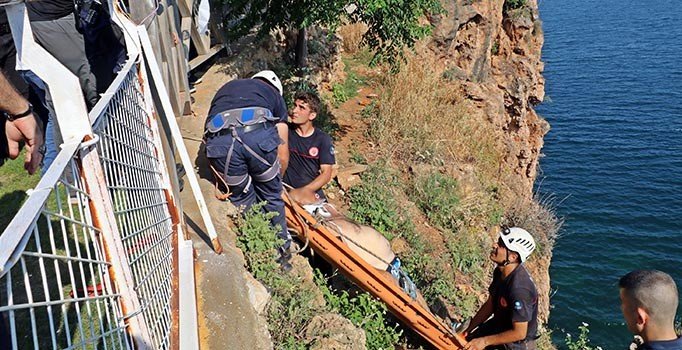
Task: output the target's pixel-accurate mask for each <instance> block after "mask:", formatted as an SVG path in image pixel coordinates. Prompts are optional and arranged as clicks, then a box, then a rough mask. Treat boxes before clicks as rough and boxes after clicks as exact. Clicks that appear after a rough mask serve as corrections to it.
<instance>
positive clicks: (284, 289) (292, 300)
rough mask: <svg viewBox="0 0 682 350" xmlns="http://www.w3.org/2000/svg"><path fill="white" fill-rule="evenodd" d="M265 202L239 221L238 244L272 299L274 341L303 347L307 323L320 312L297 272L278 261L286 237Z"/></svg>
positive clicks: (269, 313)
mask: <svg viewBox="0 0 682 350" xmlns="http://www.w3.org/2000/svg"><path fill="white" fill-rule="evenodd" d="M263 205H264V203H260V204H257V205H254V206H253V207H252V208H251V209H250V210H249V211H247V212H246V214H245V215H244V217H243V218H240V219H239V220H238V226H239V230H240V233H241V234H240V235H239V236H238V237H237V246H238V247H239V248H240V249H242V251H243V252H244V256H245V258H246V261H247V265H248V268H249V270H250V271H251V273H252V274H253V275H254V277H256V279H258V280H259V281H261V282H262V283H264V284H265V285H266V286H267V287H268V290H269V291H270V294H271V296H272V299H271V300H270V303H269V304H268V308H267V319H268V327H269V330H270V334H271V335H272V340H273V343H274V344H275V347H276V348H278V349H302V347H301V346H300V344H302V343H303V342H304V340H303V339H302V334H304V330H305V326H306V325H307V324H308V322H309V321H310V320H311V319H312V317H313V316H315V315H316V314H318V313H320V312H321V311H322V310H321V308H322V307H320V306H316V305H315V303H313V298H314V294H313V293H310V292H308V291H306V290H304V289H303V287H302V285H301V283H300V280H298V279H297V277H296V276H294V275H293V274H284V273H282V272H281V271H280V269H279V264H277V263H276V261H275V259H276V257H277V248H278V247H280V246H281V245H282V240H281V239H280V238H278V237H277V232H278V230H277V229H276V228H273V227H272V226H271V225H270V219H271V218H272V217H273V216H274V215H277V214H276V213H267V214H265V213H263V211H262V207H263Z"/></svg>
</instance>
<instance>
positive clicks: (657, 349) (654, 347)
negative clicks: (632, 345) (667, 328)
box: [640, 337, 682, 350]
mask: <svg viewBox="0 0 682 350" xmlns="http://www.w3.org/2000/svg"><path fill="white" fill-rule="evenodd" d="M640 349H641V350H682V337H680V338H677V339H675V340H668V341H651V342H648V343H644V344H642V346H640Z"/></svg>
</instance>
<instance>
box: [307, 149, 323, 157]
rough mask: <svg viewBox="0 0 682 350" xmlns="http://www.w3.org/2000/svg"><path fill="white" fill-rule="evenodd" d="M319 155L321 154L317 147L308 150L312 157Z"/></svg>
mask: <svg viewBox="0 0 682 350" xmlns="http://www.w3.org/2000/svg"><path fill="white" fill-rule="evenodd" d="M318 153H320V150H318V149H317V147H310V149H309V150H308V154H310V156H311V157H317V154H318Z"/></svg>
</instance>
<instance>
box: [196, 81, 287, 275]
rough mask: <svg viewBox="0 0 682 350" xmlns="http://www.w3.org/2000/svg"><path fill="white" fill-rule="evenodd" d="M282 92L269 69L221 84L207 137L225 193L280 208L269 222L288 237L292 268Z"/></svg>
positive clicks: (243, 203)
mask: <svg viewBox="0 0 682 350" xmlns="http://www.w3.org/2000/svg"><path fill="white" fill-rule="evenodd" d="M282 92H283V90H282V82H281V81H280V80H279V78H278V77H277V75H276V74H275V73H274V72H273V71H270V70H265V71H261V72H259V73H256V74H255V75H254V76H252V77H251V79H237V80H232V81H230V82H228V83H227V84H225V85H223V86H222V87H221V88H220V89H219V90H218V92H217V93H216V95H215V97H214V98H213V101H212V102H211V109H210V110H209V113H208V118H207V120H206V128H205V135H204V140H205V143H206V157H207V158H208V160H209V163H210V165H211V168H212V169H213V171H214V175H215V176H216V180H217V185H218V186H219V187H221V188H222V189H223V190H224V191H227V193H229V197H227V196H224V197H223V199H224V198H229V200H230V202H232V203H233V204H234V205H235V206H237V207H242V208H244V209H248V208H250V207H251V206H252V205H253V204H255V203H257V202H262V201H265V202H266V204H265V207H264V209H265V211H266V212H276V213H278V215H277V216H275V217H273V218H272V220H271V222H272V225H273V226H274V227H278V229H279V234H278V236H279V237H280V238H282V239H283V240H284V244H283V246H282V247H281V248H280V259H278V261H279V263H280V264H281V266H282V268H283V269H285V270H288V269H290V268H291V265H290V264H289V259H290V257H291V255H290V254H288V248H289V245H290V242H291V236H290V235H289V233H288V231H287V227H286V218H285V216H284V201H283V200H282V197H281V194H282V174H284V172H285V171H286V168H287V164H288V162H289V149H288V146H287V140H288V136H289V128H288V126H287V118H288V111H287V107H286V103H285V102H284V98H282ZM228 190H229V191H228Z"/></svg>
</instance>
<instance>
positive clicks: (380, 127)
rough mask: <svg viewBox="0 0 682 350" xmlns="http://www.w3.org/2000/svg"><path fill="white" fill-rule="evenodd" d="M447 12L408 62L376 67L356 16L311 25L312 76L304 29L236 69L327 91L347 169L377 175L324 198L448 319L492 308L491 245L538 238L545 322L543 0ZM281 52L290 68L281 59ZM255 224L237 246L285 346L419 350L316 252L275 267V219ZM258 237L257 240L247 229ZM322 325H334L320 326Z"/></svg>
mask: <svg viewBox="0 0 682 350" xmlns="http://www.w3.org/2000/svg"><path fill="white" fill-rule="evenodd" d="M442 8H443V11H442V12H436V13H432V14H431V15H429V16H428V18H426V19H424V20H423V21H424V24H429V25H431V26H432V31H431V32H430V35H429V36H427V37H425V38H424V39H422V40H420V41H418V42H415V46H414V47H413V49H408V50H405V51H404V53H403V56H402V57H403V59H401V60H400V61H399V62H400V64H399V65H391V64H382V63H379V64H376V60H374V58H376V56H375V53H376V52H375V51H373V50H372V46H368V45H366V44H367V41H366V40H364V39H363V35H365V34H366V31H367V28H368V27H367V26H366V25H364V24H363V23H361V22H360V23H349V24H342V25H340V26H339V27H338V29H337V30H334V31H330V30H328V29H324V28H320V27H315V26H311V27H308V32H307V35H308V42H307V49H308V51H309V53H310V56H309V60H308V67H307V68H304V69H296V68H294V67H293V66H294V63H295V62H296V59H295V54H294V52H293V50H294V48H295V47H296V38H297V37H298V34H297V31H296V30H293V31H286V30H274V31H271V32H270V35H269V37H268V38H267V39H266V40H264V41H263V42H262V43H261V44H259V45H260V46H257V47H255V49H254V50H252V51H250V53H249V52H247V51H244V52H240V53H239V55H240V57H242V58H243V59H233V60H232V61H231V62H232V63H231V65H230V66H229V67H227V68H226V69H228V70H230V71H231V72H234V73H237V74H242V73H244V72H249V71H254V70H257V69H263V68H266V67H270V68H272V67H275V70H276V71H277V72H278V73H279V74H281V75H282V76H284V77H287V80H286V83H287V84H286V89H285V90H287V91H289V92H293V90H297V89H314V90H317V91H319V92H320V93H321V94H322V95H323V97H324V99H325V101H326V108H325V111H324V113H323V115H322V116H320V117H319V118H318V123H319V125H320V126H321V127H322V128H323V129H325V130H326V131H328V132H330V133H331V134H333V135H334V137H335V140H336V141H335V142H336V150H337V162H338V163H339V166H340V168H341V169H343V168H345V167H349V166H351V165H354V164H364V165H366V166H367V170H366V171H365V172H364V173H363V174H362V175H361V176H360V179H349V178H344V179H342V178H340V177H339V178H337V181H335V182H333V183H332V184H331V185H330V186H329V187H328V188H326V192H327V193H328V194H329V197H330V199H331V201H332V202H333V203H334V204H336V205H337V206H339V207H341V208H343V209H344V210H345V211H346V212H347V213H348V215H350V216H351V217H352V218H354V219H355V220H357V221H359V222H362V223H366V224H368V225H371V226H373V227H375V228H376V229H377V230H379V231H380V232H381V233H382V234H384V235H385V236H386V237H387V238H388V239H389V240H390V241H391V245H392V248H393V250H394V251H395V252H396V254H397V255H398V256H400V257H401V259H402V261H403V264H404V266H405V267H406V269H407V270H408V271H409V273H410V274H411V276H412V277H413V279H414V280H415V282H416V284H417V286H418V287H419V288H420V290H421V291H422V293H423V294H424V296H425V298H426V300H427V301H428V302H429V304H430V305H431V307H432V310H433V311H434V312H436V313H437V314H438V315H440V316H441V317H443V318H446V317H447V318H450V319H453V320H463V319H466V318H467V317H471V316H473V314H474V313H475V312H476V310H477V309H478V307H479V306H480V304H481V303H482V302H483V301H484V300H485V297H486V296H487V294H486V287H487V285H488V283H489V282H490V279H491V274H492V270H493V266H492V264H491V263H490V262H489V260H488V252H489V249H490V247H491V245H492V243H493V242H494V240H495V239H496V237H495V234H496V232H497V230H498V229H499V226H500V225H510V226H521V227H524V228H526V229H527V230H528V231H530V232H531V233H532V234H533V235H534V236H535V238H536V240H537V243H538V249H537V251H536V253H535V254H534V256H533V257H532V259H530V261H529V262H528V264H527V266H528V268H529V270H530V271H531V274H532V275H533V278H534V280H535V282H536V284H537V286H538V290H539V294H540V319H541V322H542V323H545V322H546V321H547V319H548V315H549V309H550V307H549V295H550V287H549V273H548V270H549V264H550V261H551V255H552V246H553V243H554V239H555V237H556V234H557V231H558V229H559V226H560V224H561V222H560V220H559V219H558V218H557V217H556V215H555V214H554V212H553V211H552V199H551V198H545V199H540V198H536V197H535V196H534V193H533V185H534V182H535V180H536V177H537V172H538V162H539V159H540V157H541V148H542V144H543V140H542V139H543V136H544V135H545V134H546V132H547V131H548V130H549V125H548V124H547V122H545V121H544V120H543V119H542V118H541V117H540V116H538V115H537V114H536V113H535V111H534V110H533V107H534V106H535V105H536V104H538V103H540V102H541V101H542V99H543V97H544V80H543V78H542V75H541V73H542V69H543V64H542V62H541V60H540V52H541V47H542V43H543V36H542V24H541V22H540V19H539V17H538V11H537V2H536V1H535V0H525V1H524V0H515V1H504V0H491V1H470V0H457V1H450V2H446V3H443V4H442ZM281 57H287V58H288V60H289V61H288V62H289V63H290V64H292V65H283V64H281ZM370 63H372V64H370ZM242 75H243V74H242ZM254 220H255V221H254ZM258 220H264V219H262V218H260V219H259V216H258V215H251V216H249V219H247V220H246V221H244V222H242V226H241V232H242V235H243V236H242V237H243V239H242V238H240V241H241V244H242V249H243V250H244V252H245V254H246V256H247V262H248V264H249V268H250V270H251V271H252V273H254V275H255V276H256V278H258V279H259V280H261V281H262V282H264V283H265V285H266V286H268V288H269V289H270V291H271V293H272V295H273V300H272V301H271V302H270V303H269V306H268V309H267V311H266V315H267V316H266V317H267V318H268V319H269V320H270V322H269V327H270V333H271V335H272V337H273V340H274V343H275V346H276V347H277V348H294V349H297V348H318V349H322V348H354V347H353V346H352V345H348V344H362V347H360V348H365V346H366V347H367V348H371V349H379V348H383V349H385V348H392V347H398V348H414V347H418V346H420V345H423V344H421V343H420V340H419V339H418V337H416V336H414V335H412V334H410V332H409V331H408V330H407V329H405V328H402V327H401V326H399V325H396V321H395V319H393V318H392V317H391V316H390V315H388V314H387V313H386V309H385V307H384V306H383V305H381V304H380V303H378V302H377V301H375V300H373V299H372V298H371V297H369V296H368V295H367V294H365V293H362V292H360V291H358V290H356V289H354V288H353V287H352V286H351V285H350V284H349V283H347V282H343V278H341V277H339V276H335V275H329V274H326V275H324V274H322V273H320V272H317V269H312V268H311V267H310V266H309V265H308V263H307V261H306V260H305V259H302V258H301V259H298V258H297V259H296V263H295V264H294V265H295V266H296V268H295V271H296V272H295V273H294V274H293V275H292V276H293V277H292V276H289V277H286V276H285V277H282V276H279V275H278V274H276V273H274V272H273V271H274V268H275V266H274V265H273V266H271V265H270V263H268V259H271V258H272V254H274V247H275V246H277V242H272V241H269V240H268V239H267V237H272V236H273V235H272V234H271V233H270V234H262V232H261V231H259V230H267V227H266V226H267V225H261V224H262V223H261V224H256V227H260V228H258V229H254V226H253V222H257V221H258ZM263 222H264V221H263ZM261 226H262V227H261ZM254 230H255V231H257V232H261V233H259V234H258V235H257V237H253V236H250V235H253V234H254V233H253V231H254ZM263 232H265V231H263ZM253 242H265V243H263V244H264V245H262V246H257V247H254V246H253ZM250 245H251V246H250ZM264 252H266V253H264ZM263 254H265V255H263ZM263 256H267V258H263ZM314 271H315V272H314ZM301 281H306V282H301ZM311 291H313V292H311ZM320 317H322V318H323V319H322V320H321V319H320ZM325 323H328V324H333V325H335V326H334V327H331V326H330V327H326V328H325V327H321V326H320V325H321V324H325ZM332 328H333V329H334V331H332ZM359 329H362V330H364V332H363V331H360V333H362V335H360V334H359V333H357V330H359ZM338 330H342V331H339V332H337V331H338ZM343 330H345V331H343ZM311 332H312V333H311ZM315 332H317V333H315ZM542 335H543V337H542V340H541V342H540V344H539V347H540V348H541V349H548V348H552V345H551V343H550V341H549V337H548V333H547V331H546V330H544V329H543V330H542ZM332 344H335V345H332ZM344 344H345V345H344ZM335 346H337V347H335Z"/></svg>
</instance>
